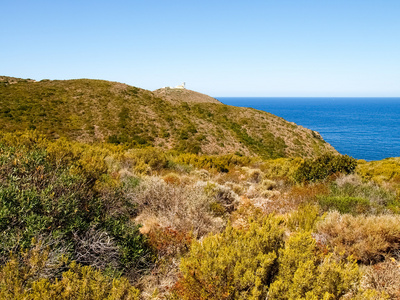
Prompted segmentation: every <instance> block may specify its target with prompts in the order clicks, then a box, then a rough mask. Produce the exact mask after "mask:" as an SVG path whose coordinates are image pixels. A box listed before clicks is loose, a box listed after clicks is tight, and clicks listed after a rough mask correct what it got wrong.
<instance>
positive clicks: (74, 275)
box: [0, 259, 139, 300]
mask: <svg viewBox="0 0 400 300" xmlns="http://www.w3.org/2000/svg"><path fill="white" fill-rule="evenodd" d="M32 275H33V273H32V270H27V269H26V267H25V268H24V267H21V266H19V264H18V261H17V260H15V259H12V260H10V261H9V262H8V263H7V264H6V265H5V266H3V267H2V268H1V269H0V299H15V300H18V299H21V300H22V299H32V300H35V299H37V300H44V299H49V300H50V299H65V300H67V299H68V300H69V299H82V300H100V299H110V300H111V299H115V300H116V299H126V300H128V299H129V300H136V299H137V300H138V299H139V290H137V289H136V288H135V287H133V286H132V285H131V284H130V283H129V281H128V280H127V279H126V278H114V279H113V278H111V277H107V276H105V275H103V274H102V273H101V272H100V271H98V270H96V269H94V268H92V267H90V266H84V267H83V266H80V265H77V264H76V263H72V264H71V265H70V266H69V270H68V271H66V272H64V273H63V274H62V278H61V279H60V280H58V279H56V280H54V281H50V280H49V279H47V278H41V279H37V280H33V279H34V277H33V276H32Z"/></svg>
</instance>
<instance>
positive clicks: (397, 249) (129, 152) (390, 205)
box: [0, 79, 400, 300]
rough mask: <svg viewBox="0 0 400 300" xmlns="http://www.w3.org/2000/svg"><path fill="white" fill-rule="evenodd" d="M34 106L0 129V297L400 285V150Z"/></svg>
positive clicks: (337, 292)
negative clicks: (285, 148)
mask: <svg viewBox="0 0 400 300" xmlns="http://www.w3.org/2000/svg"><path fill="white" fill-rule="evenodd" d="M8 80H9V81H10V82H6V81H3V87H5V88H9V87H12V86H17V85H19V84H40V83H37V82H25V81H22V82H19V81H18V79H8ZM16 82H17V83H16ZM18 82H19V83H18ZM46 82H47V83H54V82H48V81H45V82H43V83H46ZM83 82H85V81H81V82H80V83H83ZM88 82H89V83H91V81H88ZM98 83H99V84H106V83H105V82H98ZM107 84H110V83H107ZM111 86H114V84H112V85H111ZM108 88H109V86H108ZM108 88H105V91H106V90H108ZM123 88H124V89H125V88H126V86H123ZM33 91H34V89H33ZM84 91H86V90H82V93H83V92H84ZM142 92H143V93H147V92H145V91H141V90H138V91H137V93H138V94H139V93H142ZM110 93H111V92H110ZM85 97H88V98H87V99H89V98H90V97H89V96H87V95H86V94H85ZM66 99H67V98H66ZM67 100H68V99H67ZM67 100H66V101H67ZM149 101H150V100H149ZM160 101H161V100H160ZM22 102H24V101H23V98H21V103H22ZM175 102H176V103H177V101H175ZM171 103H172V101H171ZM176 103H175V104H174V105H176ZM196 103H197V102H196ZM197 104H199V103H197ZM206 104H207V105H209V103H206ZM165 105H166V106H168V105H172V104H165ZM179 105H183V106H185V105H184V104H182V103H181V104H179ZM187 105H188V106H189V107H193V106H192V105H193V103H190V104H187ZM210 105H211V104H210ZM212 105H221V104H218V103H212ZM121 107H122V106H121ZM121 107H119V108H121ZM126 107H127V110H124V112H123V113H121V118H120V119H118V122H120V123H117V124H120V125H124V124H125V126H128V127H129V126H130V125H128V124H130V123H129V122H130V121H129V120H130V118H131V117H129V116H130V114H131V111H130V108H129V107H128V106H126ZM210 107H211V106H210ZM221 107H223V106H221ZM1 109H3V107H2V108H1ZM70 109H71V110H72V109H74V108H70ZM219 109H222V108H219ZM10 111H11V110H10ZM127 115H128V117H126V116H127ZM13 116H14V115H13ZM55 117H57V115H55ZM29 118H32V120H36V119H35V118H36V117H35V118H33V117H32V116H30V115H29V116H28V115H27V114H21V115H20V120H21V121H20V122H19V123H17V122H15V123H14V124H11V125H10V124H8V125H5V124H6V123H3V130H2V131H0V232H1V235H0V240H1V243H0V298H1V299H169V300H171V299H218V300H219V299H260V300H261V299H400V281H399V278H400V268H399V265H400V256H399V253H400V226H399V224H400V215H399V212H400V196H399V191H400V190H399V181H398V180H397V179H396V178H397V177H396V176H397V175H396V174H397V173H399V174H400V164H398V162H397V159H396V158H393V159H388V160H383V161H380V162H365V161H356V160H355V159H353V158H351V157H348V156H342V155H339V154H336V153H334V152H333V153H332V152H331V153H329V152H328V153H314V154H313V155H312V156H301V155H300V154H298V156H289V157H277V158H273V157H271V156H269V155H267V156H264V155H262V153H267V152H268V151H270V150H265V151H267V152H262V151H261V152H260V153H258V154H259V155H255V153H256V152H254V153H252V155H250V154H248V155H245V154H246V153H244V152H240V153H235V151H236V150H235V151H234V152H231V153H229V152H228V151H227V152H222V153H220V154H216V153H208V152H204V153H203V152H201V151H200V152H199V153H193V151H187V149H186V148H182V149H176V148H175V147H171V148H162V147H158V146H156V145H154V144H151V143H147V142H146V143H142V144H141V143H136V142H132V141H131V140H130V141H128V142H126V143H125V142H121V143H120V142H118V143H117V142H115V140H112V139H109V138H108V137H105V138H104V139H100V138H99V139H96V138H93V139H92V137H91V138H89V135H87V136H86V137H87V139H86V138H83V135H82V131H80V130H81V129H79V130H78V131H79V134H76V135H74V134H73V133H72V131H71V132H70V131H69V128H70V127H68V128H66V127H63V126H66V125H64V123H63V121H62V120H60V122H59V124H60V127H57V126H55V127H53V129H52V130H53V131H54V132H53V133H51V132H49V131H47V130H46V129H45V128H44V127H41V126H44V124H45V123H46V122H47V121H43V122H42V123H41V124H40V126H38V127H37V128H36V129H29V128H25V127H24V126H23V124H25V123H24V122H25V121H24V120H27V119H29ZM124 120H125V121H126V122H125V121H124ZM190 120H192V119H190ZM124 122H125V123H124ZM229 122H230V121H229ZM18 124H19V125H18ZM46 124H47V123H46ZM25 125H26V124H25ZM18 126H21V128H17V127H18ZM118 126H119V125H118ZM224 126H225V125H221V127H222V128H224ZM245 126H246V125H245V124H242V125H240V126H239V127H237V128H235V129H234V130H236V131H237V132H238V133H237V136H239V135H242V136H243V137H244V136H245V133H243V132H242V129H240V128H243V127H245ZM149 128H150V127H149ZM154 128H156V127H154ZM179 128H181V127H178V128H176V129H174V130H178V131H177V132H175V131H174V130H172V129H171V131H170V134H174V135H175V134H179V135H182V136H185V135H184V133H182V132H184V131H179ZM49 129H50V128H49ZM195 129H196V128H195ZM62 130H66V131H65V134H61V133H62V132H63V131H62ZM185 130H186V129H185ZM188 130H189V131H192V132H194V130H193V128H192V129H190V128H189V129H188ZM196 130H198V129H196ZM78 131H77V132H78ZM56 132H57V134H56ZM77 132H75V133H77ZM115 132H119V131H118V130H117V131H115ZM127 132H129V131H127ZM172 132H174V133H172ZM234 132H235V131H234ZM102 134H104V133H102ZM159 134H161V133H160V132H158V133H157V132H156V133H155V138H154V140H157V139H158V138H159V136H161V135H159ZM196 134H197V133H196ZM196 134H195V135H196ZM286 134H291V133H290V132H286ZM57 135H59V136H57ZM204 135H205V137H206V138H209V136H208V135H206V134H204ZM79 136H80V137H79ZM78 137H79V138H78ZM117 137H118V136H117ZM189 139H190V138H189ZM210 139H211V137H210ZM220 142H224V143H225V142H226V140H224V139H221V140H220ZM254 147H255V148H254V149H256V148H257V147H261V144H257V143H256V144H254ZM185 149H186V150H185ZM248 149H249V148H248ZM248 151H250V150H248ZM263 151H264V150H263ZM249 153H250V152H249Z"/></svg>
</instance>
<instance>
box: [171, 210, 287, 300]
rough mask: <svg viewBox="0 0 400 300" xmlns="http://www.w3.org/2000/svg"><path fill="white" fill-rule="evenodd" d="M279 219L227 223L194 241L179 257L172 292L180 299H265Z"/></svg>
mask: <svg viewBox="0 0 400 300" xmlns="http://www.w3.org/2000/svg"><path fill="white" fill-rule="evenodd" d="M279 223H280V221H279V219H277V218H274V217H267V218H265V219H264V220H262V221H261V222H256V221H252V222H251V223H250V226H249V228H248V229H235V228H232V227H231V226H228V227H227V228H226V230H225V231H224V232H223V233H222V234H220V235H215V236H209V237H207V238H205V239H204V240H203V241H201V242H194V243H193V244H192V248H191V250H190V252H189V254H188V256H187V257H185V258H183V259H182V262H181V266H180V269H181V271H182V278H181V280H180V281H179V282H178V283H177V285H176V286H175V289H174V291H175V293H176V294H178V295H179V296H180V297H181V298H182V299H219V300H221V299H265V297H266V295H267V289H268V288H267V287H268V285H269V284H270V283H271V280H272V278H273V275H274V274H275V272H276V267H277V265H276V261H277V252H278V249H279V248H280V247H281V246H282V244H283V230H282V229H281V228H280V226H279Z"/></svg>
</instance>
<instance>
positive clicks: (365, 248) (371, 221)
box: [317, 212, 400, 263]
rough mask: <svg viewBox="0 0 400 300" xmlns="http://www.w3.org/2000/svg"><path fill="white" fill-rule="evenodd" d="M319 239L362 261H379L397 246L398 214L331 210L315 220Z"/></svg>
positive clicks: (398, 236)
mask: <svg viewBox="0 0 400 300" xmlns="http://www.w3.org/2000/svg"><path fill="white" fill-rule="evenodd" d="M317 232H318V239H320V241H321V242H322V243H326V244H327V245H328V246H330V247H332V248H335V249H336V250H337V251H338V252H344V253H345V255H347V256H349V255H353V257H354V258H356V259H357V260H359V261H361V262H363V263H371V262H379V261H381V260H382V259H383V258H384V256H385V255H387V254H389V255H390V254H392V253H394V252H396V251H398V250H399V249H400V216H395V215H380V216H352V215H349V214H345V215H341V214H339V213H338V212H331V213H329V214H328V215H327V217H326V218H325V219H324V220H323V221H321V222H319V223H318V224H317Z"/></svg>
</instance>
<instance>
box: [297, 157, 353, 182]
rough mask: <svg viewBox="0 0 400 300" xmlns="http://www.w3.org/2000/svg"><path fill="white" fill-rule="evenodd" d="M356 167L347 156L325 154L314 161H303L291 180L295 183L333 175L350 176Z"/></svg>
mask: <svg viewBox="0 0 400 300" xmlns="http://www.w3.org/2000/svg"><path fill="white" fill-rule="evenodd" d="M356 166H357V161H356V160H355V159H354V158H352V157H349V156H347V155H331V154H325V155H322V156H320V157H317V158H315V159H305V160H304V162H303V163H302V164H301V165H300V166H299V168H298V169H297V170H296V172H295V173H294V174H293V179H294V180H295V181H296V182H313V181H318V180H323V179H325V178H327V177H328V176H330V175H333V174H335V173H343V174H351V173H353V172H354V171H355V168H356Z"/></svg>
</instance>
